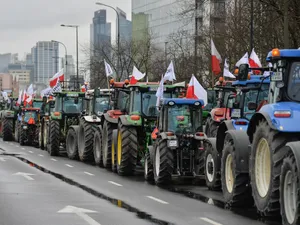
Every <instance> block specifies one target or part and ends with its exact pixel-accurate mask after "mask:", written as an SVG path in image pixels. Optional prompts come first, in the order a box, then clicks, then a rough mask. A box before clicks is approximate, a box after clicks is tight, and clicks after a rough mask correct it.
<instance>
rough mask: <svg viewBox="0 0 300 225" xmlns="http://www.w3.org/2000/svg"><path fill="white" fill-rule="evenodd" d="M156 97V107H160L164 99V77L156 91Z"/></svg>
mask: <svg viewBox="0 0 300 225" xmlns="http://www.w3.org/2000/svg"><path fill="white" fill-rule="evenodd" d="M156 97H157V100H156V106H157V107H158V106H159V102H160V100H161V99H162V98H163V97H164V79H163V77H162V78H161V81H160V83H159V87H158V89H157V91H156Z"/></svg>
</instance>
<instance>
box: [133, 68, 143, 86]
mask: <svg viewBox="0 0 300 225" xmlns="http://www.w3.org/2000/svg"><path fill="white" fill-rule="evenodd" d="M145 76H146V73H142V72H140V71H139V70H138V69H137V68H136V67H135V66H134V67H133V71H132V76H131V78H130V84H136V83H137V82H138V80H141V79H143V78H144V77H145Z"/></svg>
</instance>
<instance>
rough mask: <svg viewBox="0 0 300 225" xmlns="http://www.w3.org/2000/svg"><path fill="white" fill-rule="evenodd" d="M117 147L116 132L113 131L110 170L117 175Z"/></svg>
mask: <svg viewBox="0 0 300 225" xmlns="http://www.w3.org/2000/svg"><path fill="white" fill-rule="evenodd" d="M117 147H118V130H117V129H114V130H113V133H112V142H111V170H112V171H113V172H114V173H117V172H118V170H117Z"/></svg>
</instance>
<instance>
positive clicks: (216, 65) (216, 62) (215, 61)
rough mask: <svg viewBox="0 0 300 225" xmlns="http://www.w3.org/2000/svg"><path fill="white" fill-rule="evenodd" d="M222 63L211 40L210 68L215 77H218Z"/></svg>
mask: <svg viewBox="0 0 300 225" xmlns="http://www.w3.org/2000/svg"><path fill="white" fill-rule="evenodd" d="M221 62H222V58H221V55H220V53H219V52H218V50H217V49H216V46H215V44H214V42H213V40H212V39H211V66H212V72H213V73H214V74H215V75H218V74H220V73H221V67H220V63H221Z"/></svg>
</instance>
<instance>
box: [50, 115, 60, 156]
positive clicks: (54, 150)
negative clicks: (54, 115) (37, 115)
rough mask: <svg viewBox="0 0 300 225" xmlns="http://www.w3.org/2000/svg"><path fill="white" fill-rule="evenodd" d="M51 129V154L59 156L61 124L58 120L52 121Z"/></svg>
mask: <svg viewBox="0 0 300 225" xmlns="http://www.w3.org/2000/svg"><path fill="white" fill-rule="evenodd" d="M49 126H50V131H49V134H50V135H49V136H50V137H49V148H48V151H49V154H50V155H51V156H57V155H58V154H59V144H60V124H59V121H57V120H51V121H50V125H49Z"/></svg>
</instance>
